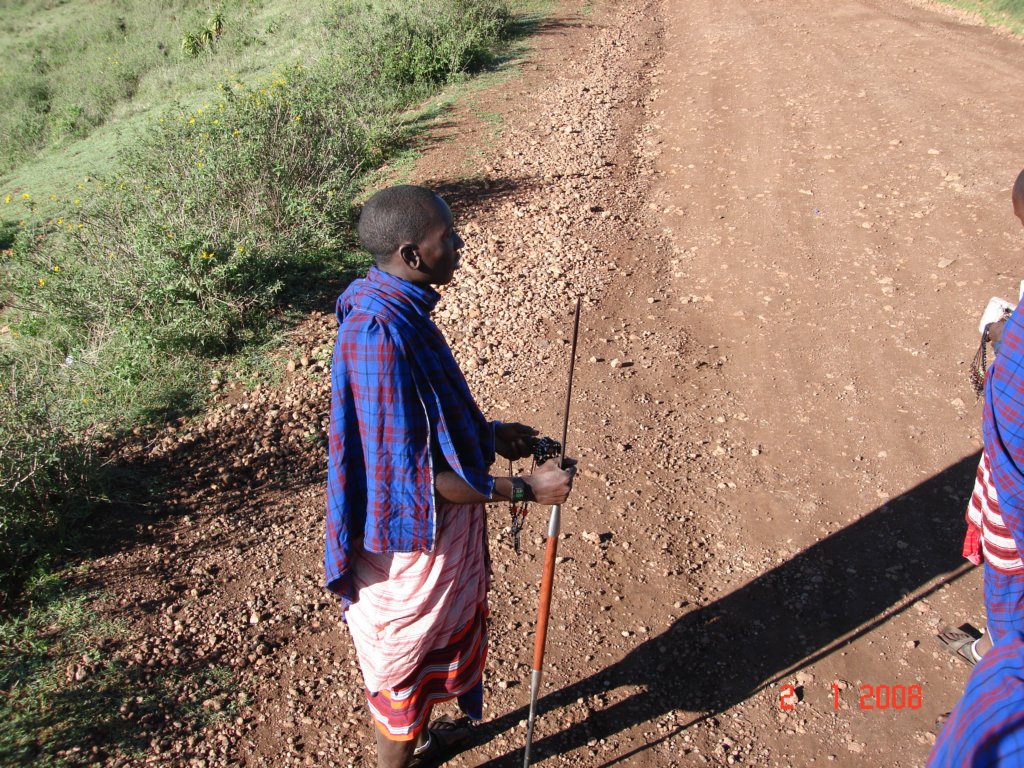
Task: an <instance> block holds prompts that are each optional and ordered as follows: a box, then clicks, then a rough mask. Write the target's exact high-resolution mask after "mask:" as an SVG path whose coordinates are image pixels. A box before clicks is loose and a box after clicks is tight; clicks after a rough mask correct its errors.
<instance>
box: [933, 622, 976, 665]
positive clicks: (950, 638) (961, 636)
mask: <svg viewBox="0 0 1024 768" xmlns="http://www.w3.org/2000/svg"><path fill="white" fill-rule="evenodd" d="M935 639H936V640H938V641H939V644H940V645H941V646H942V647H943V648H945V649H946V650H947V651H948V652H949V653H951V654H953V655H954V656H956V657H957V658H958V659H960V661H962V662H964V663H965V664H967V665H968V666H971V667H973V666H974V665H975V664H977V663H978V662H979V661H981V656H980V655H979V654H978V652H977V648H976V643H977V641H978V640H979V639H980V638H977V637H974V636H973V635H969V634H967V633H966V632H964V631H963V630H962V629H957V628H956V627H943V628H942V629H941V630H940V631H939V634H938V635H937V636H936V638H935Z"/></svg>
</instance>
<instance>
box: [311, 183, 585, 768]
mask: <svg viewBox="0 0 1024 768" xmlns="http://www.w3.org/2000/svg"><path fill="white" fill-rule="evenodd" d="M359 238H360V241H361V242H362V244H363V246H364V247H365V248H366V249H367V250H368V251H369V252H370V253H371V254H372V256H373V258H374V262H375V266H374V267H372V268H371V269H370V271H369V273H368V274H367V276H366V277H365V278H363V279H360V280H356V281H354V282H353V283H352V284H351V285H350V286H349V287H348V288H347V289H346V290H345V292H344V293H343V294H342V295H341V296H340V297H339V298H338V302H337V315H338V324H339V325H338V340H337V344H336V345H335V348H334V360H333V367H332V370H331V430H330V443H329V460H328V480H327V543H326V552H325V567H326V585H327V587H328V588H329V589H330V590H331V591H333V592H334V593H335V594H337V595H338V596H340V598H341V600H342V609H343V611H344V616H345V621H346V622H347V624H348V627H349V631H350V633H351V635H352V640H353V642H354V644H355V648H356V654H357V656H358V658H359V665H360V668H361V670H362V673H363V678H364V682H365V692H366V699H367V704H368V707H369V712H370V715H371V718H372V720H373V722H374V724H375V725H376V730H377V765H378V766H379V768H408V767H409V766H414V765H425V764H429V763H432V762H434V761H436V760H437V758H439V757H443V756H444V754H445V753H446V752H449V751H450V750H451V747H452V746H454V744H456V743H457V742H458V741H461V740H463V739H464V738H466V737H467V736H468V735H469V732H470V730H469V723H468V721H469V720H479V719H481V718H482V706H483V668H484V662H485V660H486V654H487V626H486V618H487V589H488V585H489V580H490V567H489V557H488V552H487V519H486V513H485V505H486V504H488V503H492V502H500V501H510V500H516V501H519V500H526V501H537V502H539V503H541V504H561V503H562V502H564V501H565V499H566V498H567V496H568V494H569V492H570V490H571V489H572V480H573V476H574V475H575V466H574V465H575V462H574V461H572V460H567V462H566V467H567V468H566V469H561V468H559V467H557V466H556V462H547V463H545V464H542V465H541V466H540V467H538V469H537V470H536V472H535V473H534V474H533V475H530V476H524V477H507V476H505V477H492V476H491V475H490V466H491V464H492V463H493V462H494V460H495V454H496V453H497V454H500V455H502V456H504V457H506V458H509V459H518V458H523V457H525V456H528V455H529V454H530V452H531V447H532V439H533V437H534V436H535V435H536V434H537V432H536V430H534V429H532V428H530V427H527V426H525V425H522V424H502V423H501V422H488V421H487V420H486V419H485V418H484V416H483V414H481V412H480V410H479V408H478V407H477V405H476V402H475V401H474V399H473V396H472V394H471V393H470V391H469V388H468V386H467V384H466V381H465V378H464V377H463V375H462V372H461V371H460V370H459V367H458V364H457V363H456V362H455V358H454V357H453V356H452V353H451V350H450V349H449V347H448V344H447V343H446V341H445V339H444V336H443V335H442V334H441V332H440V330H439V329H438V328H437V326H436V325H435V324H434V322H433V320H432V319H431V318H430V312H431V311H432V310H433V308H434V306H435V305H436V304H437V302H438V301H439V300H440V298H441V296H440V294H438V293H437V291H435V290H434V289H433V288H432V287H431V286H434V285H444V284H447V283H449V282H451V280H452V277H453V275H454V273H455V270H456V269H457V268H458V267H459V262H460V253H459V252H460V250H461V249H462V247H463V245H464V243H463V241H462V239H461V238H460V237H459V235H458V234H457V233H456V231H455V227H454V224H453V221H452V214H451V211H450V210H449V209H448V206H447V204H446V203H445V201H444V200H443V199H442V198H441V197H440V196H438V195H436V194H435V193H433V192H432V191H430V190H429V189H425V188H423V187H417V186H411V185H402V186H396V187H390V188H388V189H384V190H382V191H380V192H378V193H377V194H375V195H374V196H373V197H371V198H370V199H369V200H368V201H367V203H366V205H365V206H364V208H363V211H362V214H361V216H360V218H359ZM453 698H454V699H458V703H459V706H460V707H461V709H462V711H463V712H464V713H465V714H466V716H467V717H465V718H462V719H461V720H459V721H455V720H453V719H451V718H449V717H442V718H438V719H437V720H434V721H433V722H430V724H429V726H428V725H427V723H428V722H429V718H430V713H431V709H432V707H433V705H434V704H435V703H438V702H441V701H446V700H449V699H453Z"/></svg>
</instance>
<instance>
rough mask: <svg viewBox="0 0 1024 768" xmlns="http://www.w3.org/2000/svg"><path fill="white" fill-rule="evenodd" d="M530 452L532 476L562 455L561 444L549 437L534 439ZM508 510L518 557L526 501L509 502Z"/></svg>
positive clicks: (513, 542)
mask: <svg viewBox="0 0 1024 768" xmlns="http://www.w3.org/2000/svg"><path fill="white" fill-rule="evenodd" d="M531 452H532V454H533V462H532V464H531V465H530V473H531V474H533V470H535V469H536V468H537V467H539V466H540V465H541V464H543V463H544V462H545V461H548V460H549V459H557V458H558V457H559V456H560V455H561V454H562V444H561V443H559V442H558V441H557V440H554V439H552V438H550V437H539V438H534V439H533V440H532V445H531ZM508 473H509V475H513V472H512V460H511V459H509V462H508ZM508 510H509V514H510V515H511V516H512V524H511V528H512V544H513V546H514V547H515V550H516V554H517V555H518V554H519V546H520V538H521V534H522V532H523V525H524V524H525V523H526V514H527V512H528V511H529V510H528V509H527V503H526V500H525V499H523V500H522V501H519V502H511V501H510V502H509V505H508Z"/></svg>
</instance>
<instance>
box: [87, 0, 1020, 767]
mask: <svg viewBox="0 0 1024 768" xmlns="http://www.w3.org/2000/svg"><path fill="white" fill-rule="evenodd" d="M1022 60H1024V59H1022V57H1021V44H1020V43H1019V42H1017V41H1015V40H1012V39H1009V38H1007V37H1005V36H1000V35H998V34H996V33H993V32H992V31H990V30H987V29H985V28H983V27H979V26H972V25H968V24H965V23H963V22H962V20H960V19H958V18H957V17H954V16H950V15H946V14H943V13H941V12H939V11H937V10H935V9H933V8H928V7H918V6H914V5H909V4H901V3H894V2H885V3H883V2H867V1H865V2H849V1H847V0H840V1H839V2H833V3H824V4H823V3H820V2H811V1H810V0H805V1H801V2H798V1H796V0H761V1H760V2H758V1H757V0H753V1H751V0H744V1H743V2H740V1H739V0H714V1H712V0H692V1H691V2H687V3H673V2H655V1H653V0H651V1H649V2H641V3H599V4H596V5H595V6H593V7H592V6H590V5H589V4H587V5H581V4H578V3H573V2H567V3H565V4H563V5H562V6H560V10H559V11H558V13H556V14H555V15H554V16H553V17H552V19H550V20H549V21H548V22H546V23H545V24H543V25H542V27H541V28H540V29H539V36H538V38H537V46H536V49H535V50H534V51H533V52H532V53H531V54H530V55H529V56H528V58H527V61H526V63H525V65H524V66H523V70H522V73H521V74H519V75H516V76H514V77H512V78H510V79H508V80H507V81H505V82H504V83H503V84H501V85H498V86H496V87H494V88H491V89H489V90H487V91H484V92H479V93H476V94H475V95H474V96H472V98H470V99H468V100H463V102H462V103H461V105H460V106H459V107H458V108H457V109H456V110H455V111H454V112H453V113H452V114H450V115H446V116H445V118H444V120H443V121H439V122H438V124H437V125H435V126H434V128H433V130H432V131H431V133H430V134H429V136H428V137H426V138H425V139H424V147H423V150H424V156H423V159H422V161H421V162H420V163H418V165H417V166H416V168H415V170H414V171H413V172H412V178H413V180H415V181H420V182H424V183H429V184H433V185H436V186H438V187H439V188H440V189H442V191H443V192H444V194H445V196H446V197H447V198H448V199H449V201H450V202H451V204H452V207H453V209H454V210H455V212H456V214H457V216H458V217H459V219H460V224H461V227H462V231H463V236H464V238H465V240H466V242H467V250H466V259H465V268H464V269H463V271H462V273H461V274H460V275H459V276H458V278H457V280H456V282H455V284H454V285H453V286H452V287H451V288H450V289H448V290H447V291H446V295H445V299H444V301H443V302H442V304H441V306H440V310H439V317H440V321H441V323H442V325H443V327H444V329H445V331H446V333H447V334H448V336H449V338H450V339H451V341H452V343H453V347H454V348H455V350H456V353H457V356H458V357H459V359H460V362H461V363H462V365H463V366H464V368H465V369H466V371H467V376H468V378H469V380H470V384H471V386H472V387H473V389H474V391H475V392H476V393H477V394H478V396H479V399H480V401H481V404H482V405H483V406H484V409H485V411H487V412H488V413H490V414H491V415H492V416H493V417H495V418H505V419H509V420H515V419H519V420H523V421H527V422H529V423H533V424H535V425H536V426H538V427H540V428H541V429H542V430H543V431H544V432H545V433H547V434H550V435H557V433H558V430H559V428H560V408H561V397H562V391H563V386H564V384H563V377H564V373H565V369H566V363H567V354H568V339H567V335H568V333H569V319H570V312H571V303H572V302H571V298H570V297H571V296H572V295H574V294H576V293H583V294H585V296H586V299H585V302H584V319H583V330H582V338H581V341H580V356H579V370H578V373H579V379H578V385H577V392H578V399H577V401H576V406H575V413H574V417H573V425H572V428H571V430H570V434H569V445H570V453H573V454H577V455H579V456H580V459H581V462H582V466H583V468H584V469H583V472H582V473H581V475H580V477H579V480H578V483H577V492H576V494H575V496H574V497H573V499H571V502H570V504H568V505H566V507H565V508H564V510H563V514H564V520H563V531H564V534H563V540H562V541H561V543H560V554H561V555H562V557H563V559H562V561H561V562H560V564H559V570H558V574H557V581H556V589H555V606H554V609H555V617H554V619H553V621H552V626H551V630H550V634H549V652H548V668H547V670H546V673H545V687H544V693H545V696H544V698H543V700H542V714H541V718H540V720H539V723H538V728H537V739H536V760H537V764H540V765H575V766H605V765H623V766H625V765H629V766H665V765H673V766H674V765H732V764H735V765H751V766H797V767H802V766H821V765H826V764H829V763H832V764H835V765H838V766H878V765H887V766H907V767H910V766H920V765H922V764H923V762H924V759H925V757H926V755H927V753H928V750H929V748H930V746H931V744H932V742H933V741H934V731H935V720H936V718H937V717H938V716H939V715H940V714H941V713H942V712H945V711H948V710H949V709H950V708H951V707H952V705H953V703H954V702H955V700H956V698H957V696H958V695H959V692H960V690H961V689H962V686H963V684H964V681H965V679H966V676H967V669H966V667H965V666H963V665H961V664H958V663H957V662H956V661H955V660H954V659H952V658H951V657H949V656H947V655H946V654H944V653H943V652H942V651H941V650H940V649H939V647H938V645H937V644H936V642H935V641H934V639H933V636H934V635H935V633H936V628H937V627H938V626H939V625H940V624H943V623H947V622H948V623H954V624H959V623H962V622H971V623H973V624H974V625H975V626H982V625H983V620H984V616H983V609H982V598H981V592H980V584H981V580H980V573H979V572H977V571H974V570H970V571H968V570H967V569H966V568H964V567H963V564H962V562H963V561H962V559H961V558H960V556H959V550H960V544H961V541H962V535H963V523H962V515H963V510H964V505H965V502H966V499H967V497H968V495H969V492H970V489H971V482H972V476H973V472H974V469H975V468H976V462H977V452H978V449H979V447H980V406H979V405H978V403H977V402H976V401H975V399H974V395H973V393H972V391H971V389H970V386H969V384H968V382H967V364H968V362H969V360H970V358H971V357H972V355H973V351H974V346H975V345H976V343H977V332H976V324H977V320H978V316H979V315H980V312H981V310H982V309H983V307H984V305H985V303H986V302H987V300H988V298H989V297H990V296H992V295H1000V296H1003V297H1005V298H1008V299H1013V298H1015V296H1016V293H1017V285H1018V282H1019V280H1020V278H1021V277H1022V276H1024V268H1022V265H1021V255H1022V246H1024V240H1022V234H1024V233H1021V232H1020V231H1019V229H1018V227H1017V225H1016V221H1015V220H1014V219H1013V218H1012V216H1011V210H1010V203H1009V187H1010V184H1011V182H1012V180H1013V177H1014V175H1015V174H1016V172H1017V171H1018V170H1019V169H1020V167H1021V166H1022V165H1024V156H1022V155H1021V153H1020V150H1019V147H1020V141H1019V136H1018V135H1017V132H1015V127H1016V126H1019V124H1020V121H1021V115H1020V113H1019V111H1018V110H1019V109H1020V108H1021V103H1020V100H1019V98H1018V96H1019V92H1020V91H1019V84H1020V83H1021V82H1022V81H1024V64H1022V63H1021V61H1022ZM494 114H499V115H501V116H502V119H501V120H500V121H495V120H493V119H489V118H488V116H492V115H494ZM396 173H397V172H396ZM332 339H333V318H332V316H331V307H330V306H329V305H328V306H325V307H323V313H321V314H314V315H313V316H312V317H311V318H310V320H309V321H308V322H307V323H306V324H305V325H304V326H303V327H302V328H301V329H299V330H298V331H297V332H296V333H295V335H294V337H293V347H292V348H290V349H288V350H285V351H284V352H283V356H282V360H281V365H282V367H284V366H285V359H286V358H288V357H290V358H291V363H290V364H289V365H288V369H289V371H288V375H287V376H286V378H285V381H284V382H283V383H282V384H280V385H275V386H263V387H259V388H257V389H255V390H247V389H244V388H243V387H241V386H238V387H234V385H231V386H229V388H228V389H227V390H226V391H224V392H223V393H222V394H221V395H220V396H219V403H218V405H217V407H216V408H215V409H214V411H213V412H212V413H211V414H210V415H209V416H208V417H206V418H205V420H203V421H201V422H193V423H184V422H183V423H179V424H176V425H174V427H173V431H165V432H163V433H161V434H160V435H158V436H156V438H155V439H153V438H149V437H147V438H146V440H145V441H140V443H139V444H138V446H136V447H135V448H134V449H133V450H131V451H129V452H128V453H126V456H125V466H126V468H127V469H129V470H131V471H133V472H137V473H140V476H143V477H150V478H152V479H153V480H152V481H153V482H156V481H157V479H159V480H161V481H163V482H164V483H165V485H166V484H167V480H168V478H171V479H172V480H173V482H171V483H170V487H171V489H172V490H171V491H170V492H169V493H168V494H166V496H165V497H163V501H162V502H161V504H160V506H159V509H157V510H155V512H154V514H153V516H152V519H151V520H149V519H147V520H141V521H140V520H134V521H131V522H132V523H133V525H134V527H133V528H131V529H130V530H131V531H132V532H133V537H132V539H131V541H132V544H131V546H128V547H127V548H126V549H125V550H124V551H122V552H119V553H112V554H109V555H106V556H104V557H102V558H101V559H100V560H99V561H98V563H97V565H96V566H95V567H94V568H93V569H92V571H91V575H90V578H91V579H92V580H94V581H95V583H98V584H102V585H103V586H104V588H105V589H107V590H109V591H110V592H111V593H113V594H114V595H116V596H115V597H113V598H109V599H108V600H107V602H106V603H104V604H101V608H103V610H106V611H108V612H110V613H111V614H115V615H116V616H117V617H119V618H121V619H122V620H123V621H125V622H126V623H127V624H128V625H129V626H130V627H132V635H131V637H130V638H128V639H126V640H125V641H124V642H123V643H122V644H121V646H120V647H119V649H118V651H117V652H118V654H120V656H121V657H122V658H123V659H124V660H125V661H126V663H127V664H129V665H134V666H133V667H132V668H133V669H135V670H136V674H137V676H138V678H137V679H138V681H139V685H148V684H153V681H155V680H161V679H167V678H168V676H169V675H170V676H171V677H173V675H174V674H177V673H179V672H188V671H195V670H196V669H208V668H213V667H218V668H225V669H229V670H231V671H232V672H233V673H234V674H235V675H236V680H237V682H236V683H232V684H231V685H230V686H227V687H225V688H224V689H222V690H212V691H211V690H207V689H203V690H202V691H199V690H197V689H195V688H189V687H188V686H187V685H185V687H183V688H181V689H180V690H179V691H178V692H177V694H176V695H177V696H178V698H177V701H179V702H188V701H193V700H196V701H195V703H196V705H197V706H201V707H203V708H204V709H207V710H209V711H211V712H213V713H215V714H216V715H217V716H215V717H213V718H212V722H211V724H210V725H209V726H208V727H207V729H206V731H204V732H203V733H198V734H191V735H189V734H186V733H184V732H183V730H182V729H183V726H182V725H181V723H180V722H176V721H175V718H174V714H173V707H170V708H165V710H166V711H163V712H161V713H157V714H156V715H153V713H149V714H143V715H140V722H141V723H143V724H144V725H145V726H146V727H147V728H148V729H149V730H150V731H151V732H152V733H153V736H152V738H151V740H150V743H149V756H148V758H147V759H148V760H149V761H150V762H152V763H155V764H167V765H194V766H200V765H204V766H205V765H208V766H212V765H224V764H244V765H250V766H260V765H267V766H270V765H273V766H284V765H325V766H370V765H373V764H374V760H373V751H372V748H371V746H370V745H371V743H372V738H373V737H372V733H371V732H370V728H369V725H368V722H367V720H366V717H365V716H364V714H363V710H362V705H361V693H360V683H359V676H358V671H357V669H356V668H355V665H354V654H353V652H352V649H351V645H350V642H349V640H348V637H347V636H346V634H345V631H344V629H343V627H342V625H341V624H340V622H339V620H338V615H337V608H336V606H335V605H334V604H333V602H332V601H331V600H330V598H329V596H328V595H327V594H326V593H324V592H323V591H322V590H321V588H320V581H321V578H322V570H321V569H322V566H321V560H320V558H321V552H322V550H321V546H322V515H323V490H324V489H323V482H324V461H325V456H324V449H323V442H322V439H320V438H318V435H322V433H323V428H324V426H325V425H326V421H325V419H324V416H325V413H326V407H327V374H326V371H325V367H326V366H325V361H326V360H327V359H328V358H329V354H330V346H331V344H332ZM506 515H507V512H506V511H505V510H504V509H502V508H501V507H500V505H499V506H495V507H492V511H491V533H492V535H491V546H492V552H493V556H494V560H495V587H494V591H493V595H492V622H493V623H492V650H491V659H490V667H489V671H488V675H487V691H488V702H489V704H488V710H487V712H488V717H489V718H490V720H489V722H488V723H487V724H486V725H485V726H484V727H483V728H482V729H481V734H480V738H479V740H478V741H479V743H477V744H475V745H473V746H472V747H471V748H470V749H468V750H466V751H465V752H463V753H462V754H460V755H458V756H456V757H455V758H453V759H452V761H450V763H449V764H450V765H454V766H488V768H504V767H505V766H517V765H520V764H521V760H522V758H521V752H520V750H521V746H522V741H523V737H524V733H525V731H524V727H523V721H524V719H525V706H526V704H527V701H528V696H529V686H528V674H529V673H528V666H529V662H530V655H531V654H530V649H531V644H532V625H533V621H534V611H535V606H536V594H537V590H536V582H537V580H538V579H539V572H540V557H541V550H542V538H541V536H542V533H543V531H544V528H545V525H546V523H545V518H546V510H540V509H536V510H533V512H532V513H531V517H530V519H529V527H528V530H527V533H526V536H525V538H524V542H525V546H524V552H523V554H521V555H519V556H516V555H515V553H514V552H513V551H512V547H511V543H510V537H509V535H508V530H507V520H506ZM786 686H790V687H789V688H787V687H786ZM129 710H130V708H129ZM125 716H126V717H128V718H129V719H130V717H131V712H130V711H129V712H128V713H127V714H126V715H125ZM147 717H148V718H149V719H148V720H147V719H146V718H147ZM108 762H110V763H112V764H116V762H117V761H116V760H115V759H114V758H111V759H110V760H109V761H108Z"/></svg>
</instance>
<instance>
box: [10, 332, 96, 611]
mask: <svg viewBox="0 0 1024 768" xmlns="http://www.w3.org/2000/svg"><path fill="white" fill-rule="evenodd" d="M32 364H33V361H29V362H26V361H24V360H23V359H22V360H18V359H15V357H14V356H13V355H11V354H10V352H9V351H6V350H5V351H3V352H0V371H2V372H3V377H4V382H5V384H4V387H3V389H2V390H0V398H2V400H3V402H2V407H0V414H2V419H0V606H3V605H4V604H5V603H6V602H7V598H8V597H9V596H10V595H11V594H13V593H14V592H16V589H17V585H18V583H19V581H20V580H21V579H22V578H23V577H24V575H25V573H26V572H27V570H28V568H29V567H30V566H31V564H32V563H33V562H34V561H35V560H36V559H37V558H38V557H39V556H40V555H41V554H44V553H46V552H48V551H49V550H51V549H52V547H53V546H54V544H55V543H56V542H59V541H61V540H67V539H68V533H69V531H70V530H71V529H72V528H73V526H74V525H75V523H76V521H78V520H80V519H82V517H84V516H85V515H86V514H88V512H89V511H90V508H91V505H92V503H93V501H94V500H95V498H96V497H97V495H98V494H99V491H100V488H99V485H98V483H97V482H96V479H95V474H94V472H93V469H92V461H91V459H92V456H91V449H90V447H89V442H88V441H87V440H83V439H82V438H81V437H79V436H77V435H75V434H74V433H73V432H72V431H71V430H69V429H68V424H67V418H66V414H64V413H62V412H61V411H60V407H59V397H60V395H61V394H62V393H60V392H55V391H54V383H55V379H56V378H57V376H55V375H54V374H53V372H52V371H45V370H44V369H41V368H38V367H35V368H33V367H32Z"/></svg>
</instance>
